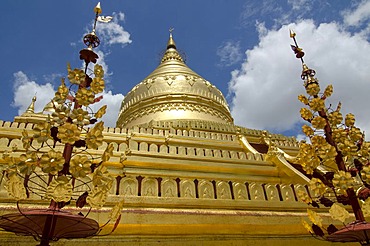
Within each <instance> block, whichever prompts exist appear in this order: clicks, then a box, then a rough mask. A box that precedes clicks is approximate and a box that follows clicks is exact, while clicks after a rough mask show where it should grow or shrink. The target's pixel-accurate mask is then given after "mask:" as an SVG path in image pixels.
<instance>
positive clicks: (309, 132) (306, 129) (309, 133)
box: [302, 125, 315, 137]
mask: <svg viewBox="0 0 370 246" xmlns="http://www.w3.org/2000/svg"><path fill="white" fill-rule="evenodd" d="M302 131H303V133H304V134H305V135H306V136H307V137H310V136H312V135H313V134H314V133H315V132H314V130H313V129H312V128H311V127H310V126H308V125H303V126H302Z"/></svg>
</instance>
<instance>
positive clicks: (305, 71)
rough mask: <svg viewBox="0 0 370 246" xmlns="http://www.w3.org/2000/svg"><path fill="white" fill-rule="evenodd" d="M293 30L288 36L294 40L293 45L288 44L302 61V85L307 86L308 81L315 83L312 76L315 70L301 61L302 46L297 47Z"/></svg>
mask: <svg viewBox="0 0 370 246" xmlns="http://www.w3.org/2000/svg"><path fill="white" fill-rule="evenodd" d="M295 36H296V34H295V32H294V31H292V30H290V37H291V38H292V39H293V40H294V44H295V45H290V46H291V47H292V50H293V51H294V53H295V56H296V57H297V58H298V59H301V62H302V74H301V79H302V80H304V81H305V83H304V85H305V87H306V86H308V85H309V84H310V83H317V79H316V78H315V77H314V76H315V74H316V72H315V70H313V69H311V68H309V67H308V66H307V65H306V64H305V63H304V61H303V56H304V52H303V51H302V48H299V46H298V43H297V40H296V39H295Z"/></svg>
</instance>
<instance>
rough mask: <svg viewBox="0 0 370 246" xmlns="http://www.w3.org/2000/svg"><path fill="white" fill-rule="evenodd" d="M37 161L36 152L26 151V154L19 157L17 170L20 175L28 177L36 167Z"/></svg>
mask: <svg viewBox="0 0 370 246" xmlns="http://www.w3.org/2000/svg"><path fill="white" fill-rule="evenodd" d="M38 160H39V159H38V157H37V155H36V152H32V151H28V152H27V153H26V154H21V155H20V156H19V162H18V163H17V168H18V170H19V172H20V173H22V174H25V175H30V174H31V173H32V172H33V171H34V170H35V168H36V167H37V164H38Z"/></svg>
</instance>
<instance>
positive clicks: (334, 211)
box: [329, 203, 350, 223]
mask: <svg viewBox="0 0 370 246" xmlns="http://www.w3.org/2000/svg"><path fill="white" fill-rule="evenodd" d="M329 213H330V216H331V217H332V218H333V219H335V220H339V221H340V222H342V223H344V221H345V220H346V219H348V218H349V217H350V215H349V213H348V211H347V210H346V209H345V208H343V207H342V206H340V205H339V204H337V203H334V204H333V205H332V206H331V208H330V209H329Z"/></svg>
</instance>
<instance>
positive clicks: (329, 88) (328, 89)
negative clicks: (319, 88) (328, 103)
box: [324, 85, 333, 97]
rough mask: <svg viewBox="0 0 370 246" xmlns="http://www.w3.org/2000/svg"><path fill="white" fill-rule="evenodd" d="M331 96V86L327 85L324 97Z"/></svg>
mask: <svg viewBox="0 0 370 246" xmlns="http://www.w3.org/2000/svg"><path fill="white" fill-rule="evenodd" d="M332 94H333V85H328V86H327V87H326V88H325V90H324V96H325V97H330V96H331V95H332Z"/></svg>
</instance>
